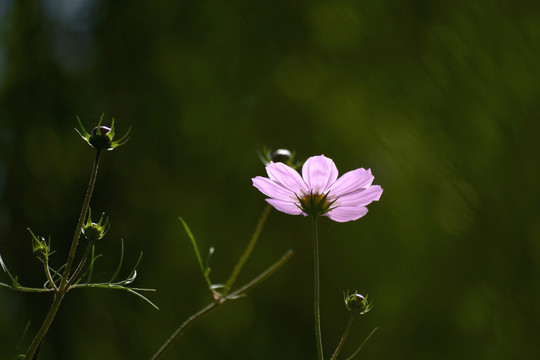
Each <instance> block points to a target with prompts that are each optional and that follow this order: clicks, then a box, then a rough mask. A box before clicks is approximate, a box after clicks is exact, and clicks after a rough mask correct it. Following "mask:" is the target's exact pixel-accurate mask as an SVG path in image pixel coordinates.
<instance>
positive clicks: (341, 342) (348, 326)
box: [331, 310, 356, 360]
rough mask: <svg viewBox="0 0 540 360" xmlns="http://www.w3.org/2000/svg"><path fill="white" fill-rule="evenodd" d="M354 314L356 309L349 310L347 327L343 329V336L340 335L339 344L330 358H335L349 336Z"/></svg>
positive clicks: (334, 359)
mask: <svg viewBox="0 0 540 360" xmlns="http://www.w3.org/2000/svg"><path fill="white" fill-rule="evenodd" d="M355 315H356V311H355V310H352V311H351V316H349V322H348V323H347V327H346V328H345V331H344V332H343V336H342V337H341V340H340V341H339V344H338V346H337V348H336V351H334V355H332V359H331V360H336V359H337V357H338V355H339V353H340V351H341V349H342V348H343V345H345V341H347V336H349V331H350V330H351V326H352V324H353V322H354V317H355Z"/></svg>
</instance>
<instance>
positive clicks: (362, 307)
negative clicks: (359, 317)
mask: <svg viewBox="0 0 540 360" xmlns="http://www.w3.org/2000/svg"><path fill="white" fill-rule="evenodd" d="M345 306H346V307H347V309H349V310H351V311H360V314H365V313H367V312H368V311H369V310H371V307H372V304H371V303H370V302H369V300H368V296H367V295H366V296H365V297H364V296H362V295H360V294H359V293H358V292H356V291H355V292H354V293H353V294H350V295H349V293H348V292H347V294H346V295H345Z"/></svg>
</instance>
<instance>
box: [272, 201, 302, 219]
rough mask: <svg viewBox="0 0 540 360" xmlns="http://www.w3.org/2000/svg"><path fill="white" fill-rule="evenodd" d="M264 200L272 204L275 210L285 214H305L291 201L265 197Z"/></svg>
mask: <svg viewBox="0 0 540 360" xmlns="http://www.w3.org/2000/svg"><path fill="white" fill-rule="evenodd" d="M266 201H267V202H268V203H269V204H270V205H272V206H273V207H274V208H275V209H276V210H279V211H281V212H284V213H286V214H290V215H300V214H303V215H304V216H306V214H304V212H303V211H302V210H300V208H299V207H298V206H296V204H295V203H293V202H290V201H283V200H278V199H266Z"/></svg>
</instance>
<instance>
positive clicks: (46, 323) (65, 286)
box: [25, 150, 100, 360]
mask: <svg viewBox="0 0 540 360" xmlns="http://www.w3.org/2000/svg"><path fill="white" fill-rule="evenodd" d="M99 159H100V151H99V150H97V153H96V159H95V161H94V166H93V167H92V174H91V175H90V182H89V184H88V189H87V190H86V196H85V198H84V202H83V206H82V209H81V214H80V215H79V222H78V223H77V227H76V228H75V234H74V236H73V241H72V243H71V250H70V251H69V255H68V259H67V262H66V267H65V268H64V273H63V275H62V280H61V281H60V286H59V287H58V291H56V292H55V294H54V300H53V303H52V305H51V308H50V309H49V312H48V314H47V316H46V317H45V319H44V320H43V324H42V325H41V328H40V329H39V330H38V332H37V334H36V336H35V337H34V339H33V340H32V343H31V344H30V347H29V348H28V351H27V352H26V356H25V359H27V360H31V359H33V357H34V354H35V352H36V350H37V349H38V347H39V345H40V344H41V342H42V341H43V338H44V337H45V334H47V331H48V330H49V327H50V326H51V324H52V322H53V320H54V317H55V316H56V313H57V312H58V309H59V308H60V304H61V303H62V300H63V299H64V296H65V295H66V293H67V292H68V290H69V283H68V278H69V273H70V271H71V267H72V266H73V261H74V259H75V254H76V252H77V245H78V244H79V238H80V236H81V231H82V227H83V224H84V219H85V218H86V213H87V211H88V208H89V206H90V199H91V198H92V192H93V191H94V185H95V183H96V178H97V172H98V166H99Z"/></svg>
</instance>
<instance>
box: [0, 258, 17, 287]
mask: <svg viewBox="0 0 540 360" xmlns="http://www.w3.org/2000/svg"><path fill="white" fill-rule="evenodd" d="M0 266H2V269H3V270H4V272H5V273H6V274H7V276H8V277H9V279H10V280H11V282H12V283H13V284H17V285H19V283H18V282H17V279H16V278H14V277H13V275H11V273H10V272H9V270H8V268H7V266H6V264H5V263H4V259H2V254H0ZM14 287H16V286H14Z"/></svg>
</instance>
